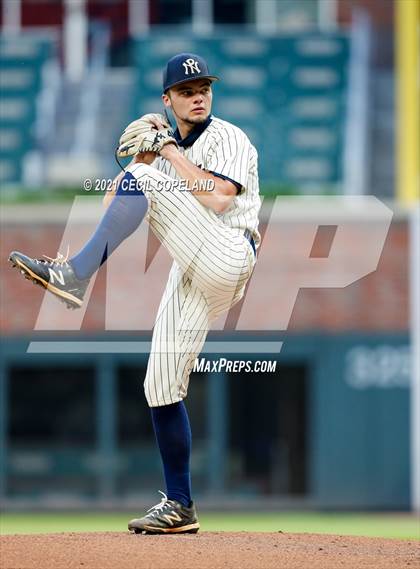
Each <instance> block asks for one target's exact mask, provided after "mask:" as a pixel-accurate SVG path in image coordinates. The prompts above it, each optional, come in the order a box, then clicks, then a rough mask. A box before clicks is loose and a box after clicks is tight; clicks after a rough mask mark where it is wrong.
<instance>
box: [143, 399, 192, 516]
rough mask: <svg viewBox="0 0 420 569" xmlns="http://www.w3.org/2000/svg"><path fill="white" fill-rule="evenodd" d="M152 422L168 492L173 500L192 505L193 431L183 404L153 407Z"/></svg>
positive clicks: (180, 402) (181, 402)
mask: <svg viewBox="0 0 420 569" xmlns="http://www.w3.org/2000/svg"><path fill="white" fill-rule="evenodd" d="M151 412H152V422H153V427H154V430H155V435H156V440H157V442H158V445H159V450H160V455H161V457H162V463H163V470H164V473H165V482H166V491H167V492H166V493H167V496H168V498H169V499H170V500H176V501H177V502H181V504H183V505H184V506H189V505H190V504H191V476H190V453H191V428H190V422H189V419H188V414H187V409H186V407H185V404H184V402H183V401H179V402H178V403H174V404H172V405H165V406H164V407H152V408H151Z"/></svg>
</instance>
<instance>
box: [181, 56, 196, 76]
mask: <svg viewBox="0 0 420 569" xmlns="http://www.w3.org/2000/svg"><path fill="white" fill-rule="evenodd" d="M182 65H183V66H184V69H185V75H190V74H191V75H194V73H201V69H200V68H199V67H198V61H196V60H195V59H193V58H192V57H190V58H189V59H186V60H185V61H184V62H183V64H182Z"/></svg>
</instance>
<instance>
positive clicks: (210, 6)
mask: <svg viewBox="0 0 420 569" xmlns="http://www.w3.org/2000/svg"><path fill="white" fill-rule="evenodd" d="M418 6H419V4H418V2H416V0H399V1H398V0H395V1H393V0H3V1H2V3H1V11H0V17H1V35H0V71H1V95H0V118H1V130H0V135H1V145H0V181H1V186H2V188H1V194H0V195H1V200H2V245H1V260H0V262H1V269H2V282H1V287H2V296H1V303H2V304H1V332H2V341H1V345H2V358H1V368H0V372H1V379H0V396H1V400H0V401H1V402H0V452H1V470H0V496H1V502H2V508H3V512H5V511H8V510H19V509H20V510H27V509H29V508H30V509H34V508H35V509H36V508H39V509H41V508H42V509H44V508H51V509H57V508H62V509H63V508H104V507H109V508H120V509H124V508H133V507H139V506H141V505H143V504H147V505H150V499H151V496H153V495H154V494H152V493H153V492H155V491H156V490H157V489H158V488H159V487H161V486H162V485H163V482H161V474H160V464H159V456H158V454H157V451H156V448H155V445H154V440H153V433H152V429H151V424H150V420H149V412H148V409H147V406H146V403H145V401H144V398H143V393H142V378H143V375H144V372H145V367H146V362H147V356H146V355H145V354H129V353H108V354H99V353H94V351H93V350H92V353H80V354H75V353H67V354H64V353H56V354H48V353H43V354H42V353H40V354H28V353H26V350H27V347H28V343H29V341H30V340H33V339H34V338H37V339H39V338H42V339H47V340H57V339H64V340H66V341H68V340H72V339H77V340H79V341H80V340H83V341H86V342H89V341H93V340H97V341H101V340H107V341H109V340H115V341H118V342H122V341H131V340H133V339H135V340H138V339H139V338H140V339H142V340H146V341H147V340H150V331H148V330H144V331H137V330H136V329H135V328H134V327H133V329H132V330H131V331H130V330H114V331H109V330H107V331H105V324H104V322H105V317H104V297H105V287H104V284H105V280H104V279H105V277H104V276H103V275H102V274H100V275H99V277H98V279H97V282H96V283H95V288H94V292H93V296H92V299H91V302H90V304H89V308H88V310H87V312H86V314H85V316H84V318H83V323H82V326H81V330H80V331H79V330H76V331H73V332H71V331H70V332H69V331H67V332H65V333H62V332H60V326H59V323H58V324H57V323H53V324H52V325H51V326H50V328H49V330H50V332H48V331H46V328H45V327H44V328H42V326H41V327H40V326H37V317H38V312H39V309H40V306H41V302H42V297H43V294H42V291H41V290H38V289H37V288H35V287H32V286H29V285H28V283H27V282H25V281H23V279H19V278H18V277H17V275H16V273H15V272H13V271H11V270H10V269H9V268H8V266H7V254H8V252H9V251H10V250H12V249H18V250H22V251H25V252H27V253H28V254H33V255H34V256H36V255H39V254H41V253H45V254H48V255H52V256H54V254H55V251H56V250H57V249H58V247H59V245H60V241H61V237H62V234H63V230H64V228H65V225H66V221H67V217H68V214H69V211H70V208H71V205H72V203H73V198H74V196H76V195H83V194H84V192H83V190H82V185H81V184H82V180H83V179H85V178H87V177H88V178H96V177H98V178H99V177H100V178H108V177H111V176H113V175H115V174H116V173H117V172H118V167H117V165H116V164H115V162H114V158H113V153H114V148H115V145H116V141H117V139H118V136H119V134H120V131H121V129H122V128H123V127H124V126H125V124H126V123H127V122H129V121H131V120H133V119H134V118H136V117H137V116H139V115H140V114H143V113H145V112H151V111H158V110H159V97H160V92H161V91H160V82H161V71H162V67H163V64H164V63H165V61H166V60H167V59H168V58H169V57H170V56H171V55H172V54H174V53H176V52H180V51H193V52H197V53H200V54H202V55H203V56H204V57H206V58H207V59H208V61H209V64H210V69H211V70H212V71H213V72H215V73H217V74H218V75H220V77H221V78H222V80H221V81H220V83H218V84H217V85H215V86H214V92H215V105H214V114H216V115H218V116H220V117H221V118H224V119H226V120H229V121H232V122H233V123H235V124H237V125H238V126H240V127H242V128H243V129H244V130H245V131H246V132H247V133H248V134H249V136H250V138H251V140H252V142H253V143H254V145H255V146H256V147H257V149H258V151H259V161H260V178H261V189H262V193H263V194H264V196H265V202H264V207H263V210H262V216H261V222H262V227H263V228H264V227H265V223H266V221H267V219H266V216H267V215H268V213H267V212H269V211H270V205H269V204H270V203H271V200H272V199H273V198H274V197H275V196H276V195H286V196H289V195H292V196H295V195H296V196H300V195H308V194H310V195H312V194H314V195H365V194H370V195H374V196H377V197H378V198H380V199H381V200H383V201H385V202H386V203H387V205H388V206H389V207H390V208H391V209H392V210H393V212H394V217H393V222H392V224H391V228H390V231H389V234H388V237H387V240H386V243H385V247H384V251H383V255H382V257H381V259H380V262H379V265H378V270H377V271H376V272H375V273H373V274H371V275H369V276H367V277H365V278H364V279H362V280H360V281H359V282H357V283H355V284H353V285H351V286H349V287H347V288H346V289H325V290H323V289H302V290H301V291H300V293H299V296H298V300H297V304H296V306H295V309H294V311H293V315H292V319H291V322H290V325H289V329H288V331H287V332H282V333H281V334H280V335H279V333H278V332H275V331H273V332H272V333H270V332H264V333H262V332H255V333H252V332H248V333H247V338H256V339H260V340H261V339H267V341H268V340H271V339H278V338H280V339H282V340H284V342H285V344H284V347H283V349H282V351H281V353H280V354H278V355H277V360H278V365H277V371H276V373H272V374H252V375H249V374H248V375H247V374H224V373H221V374H206V373H201V374H195V375H193V377H192V379H191V387H190V394H189V397H188V399H187V406H188V409H189V412H190V414H191V422H192V429H193V435H194V438H193V441H194V445H193V458H192V470H193V480H194V488H195V492H196V495H197V498H198V499H199V500H200V503H201V504H202V508H204V509H206V507H207V508H216V509H217V508H221V507H223V508H226V509H240V508H247V509H248V510H250V509H254V510H257V509H266V510H268V509H270V510H273V511H275V512H276V511H284V510H290V509H303V510H381V511H383V510H386V511H409V510H419V509H420V491H419V486H418V480H419V479H420V468H419V460H420V450H419V437H420V435H419V432H418V431H419V421H420V419H419V416H420V413H419V410H418V407H420V390H419V381H420V380H419V377H418V375H417V378H416V370H415V357H414V354H415V346H416V342H417V344H418V338H419V335H418V318H417V317H418V312H416V311H417V310H418V304H417V302H418V301H417V300H416V298H417V294H418V290H419V288H418V287H419V286H420V285H419V280H418V279H419V277H418V263H417V261H418V259H417V261H416V257H417V254H418V249H417V252H416V246H417V245H416V244H417V239H416V237H415V231H417V232H419V229H418V227H419V225H418V221H417V226H416V216H415V214H414V213H413V212H415V211H416V207H418V203H419V202H418V151H419V124H418V119H419V98H418V95H419V92H418V36H417V34H418V23H419V7H418ZM416 81H417V83H416ZM92 199H97V198H96V197H94V198H92ZM301 213H302V212H301V211H299V208H295V209H294V210H293V211H292V212H291V213H290V217H289V218H288V220H287V221H288V222H290V223H296V224H297V225H298V224H299V220H300V215H301ZM306 215H311V214H310V212H306ZM313 215H316V213H314V214H313ZM91 221H92V220H90V219H89V209H87V211H86V216H85V219H83V220H81V222H80V223H81V225H83V224H85V225H86V224H87V223H90V222H91ZM275 223H281V220H277V221H276V222H275ZM85 225H83V227H85ZM416 228H417V229H416ZM417 235H419V233H417ZM279 246H280V245H279ZM275 251H276V250H275V249H274V252H273V263H275V262H276V255H275ZM165 262H166V261H165ZM165 262H163V263H161V265H159V268H158V270H157V273H156V274H155V275H154V277H153V278H154V279H155V280H154V281H152V283H154V284H155V286H153V287H151V292H150V294H151V295H152V297H153V299H154V301H156V302H157V300H158V298H159V296H160V291H161V289H162V287H163V284H164V282H165V276H164V275H165V272H166V270H167V264H165ZM416 279H417V281H416ZM159 287H160V288H159ZM155 288H156V289H157V290H156V291H155ZM276 294H278V292H277V291H264V296H265V298H266V306H271V307H272V310H275V301H276ZM148 295H149V290H146V291H142V292H141V294H140V296H142V297H143V298H142V302H143V304H142V305H140V306H139V307H138V308H139V310H149V311H152V312H151V314H152V316H153V314H154V311H155V310H156V304H155V303H154V302H151V301H150V299H149V296H148ZM270 295H271V296H270ZM155 296H156V298H155ZM144 297H147V298H144ZM149 305H150V306H149ZM55 306H57V304H54V307H55ZM60 309H61V308H60ZM57 310H58V308H57ZM265 310H266V311H267V312H268V310H267V308H266V309H265ZM254 316H255V323H256V324H257V323H258V326H257V325H256V326H255V328H256V329H257V328H258V329H260V330H261V329H262V328H263V326H261V321H262V322H264V316H265V315H264V310H262V311H261V312H255V315H254ZM47 329H48V328H47ZM227 333H228V334H229V335H230V336H232V337H235V338H237V337H239V338H241V337H242V336H240V334H239V333H237V334H236V335H235V331H234V330H229V331H228V332H227ZM217 334H219V336H217ZM224 334H225V335H223V333H216V332H215V335H216V336H215V337H220V336H222V337H226V332H225V333H224ZM238 334H239V336H238ZM230 336H229V337H230ZM410 348H411V350H410ZM410 354H411V357H410ZM215 357H216V356H215ZM252 357H253V358H255V359H267V356H266V355H265V356H262V355H261V354H253V355H252ZM417 374H418V368H417ZM257 388H258V391H259V393H260V394H261V397H259V398H258V399H257V400H256V397H255V394H256V393H257ZM417 399H419V401H417ZM416 401H417V403H416Z"/></svg>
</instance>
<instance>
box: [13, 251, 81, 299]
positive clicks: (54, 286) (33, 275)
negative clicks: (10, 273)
mask: <svg viewBox="0 0 420 569" xmlns="http://www.w3.org/2000/svg"><path fill="white" fill-rule="evenodd" d="M44 256H45V255H44ZM67 258H68V254H67V256H66V257H64V256H63V255H62V254H61V253H58V255H57V257H56V258H55V259H51V258H50V257H45V259H31V258H30V257H27V256H26V255H23V253H19V251H12V253H10V255H9V261H10V262H11V263H12V265H13V266H14V267H17V268H18V269H20V272H21V273H22V274H23V275H24V277H25V278H26V279H29V280H31V281H32V282H33V283H35V284H37V285H40V286H42V287H43V288H46V289H47V290H49V291H50V292H52V294H54V295H55V296H57V297H58V298H59V299H60V300H62V301H63V302H65V303H66V305H67V308H80V307H81V306H82V304H83V297H84V295H85V292H86V289H87V287H88V284H89V279H87V280H80V279H78V278H77V277H76V275H75V274H74V271H73V269H72V267H71V265H70V264H69V263H68V261H67Z"/></svg>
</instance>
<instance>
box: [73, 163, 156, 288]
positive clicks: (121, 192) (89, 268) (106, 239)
mask: <svg viewBox="0 0 420 569" xmlns="http://www.w3.org/2000/svg"><path fill="white" fill-rule="evenodd" d="M128 188H129V189H130V191H128ZM147 207H148V204H147V199H146V196H145V195H144V194H143V192H142V191H141V190H140V189H137V188H136V179H135V178H134V176H133V174H131V173H130V172H126V174H125V175H124V177H123V178H122V179H121V181H120V184H119V186H118V189H117V193H116V196H115V197H114V199H113V200H112V202H111V203H110V205H109V207H108V209H107V211H106V213H105V215H104V216H103V218H102V219H101V221H100V223H99V225H98V227H97V228H96V231H95V233H94V234H93V235H92V237H91V238H90V239H89V241H88V242H87V243H86V245H85V246H84V247H83V248H82V249H81V250H80V251H79V252H78V253H77V254H76V255H74V256H73V257H71V258H70V259H69V261H70V264H71V266H72V267H73V270H74V273H75V275H76V277H77V278H78V279H81V280H84V279H88V278H90V277H91V276H92V275H93V273H94V272H95V271H97V270H98V269H99V267H100V266H101V265H102V264H103V263H105V261H106V260H107V258H108V257H109V256H110V255H111V253H112V252H113V251H115V249H116V248H117V247H118V246H119V245H120V243H122V242H123V241H124V239H126V238H127V237H129V236H130V235H131V234H132V233H134V231H135V230H136V229H137V227H138V226H139V225H140V223H141V222H142V220H143V218H144V216H145V215H146V212H147Z"/></svg>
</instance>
